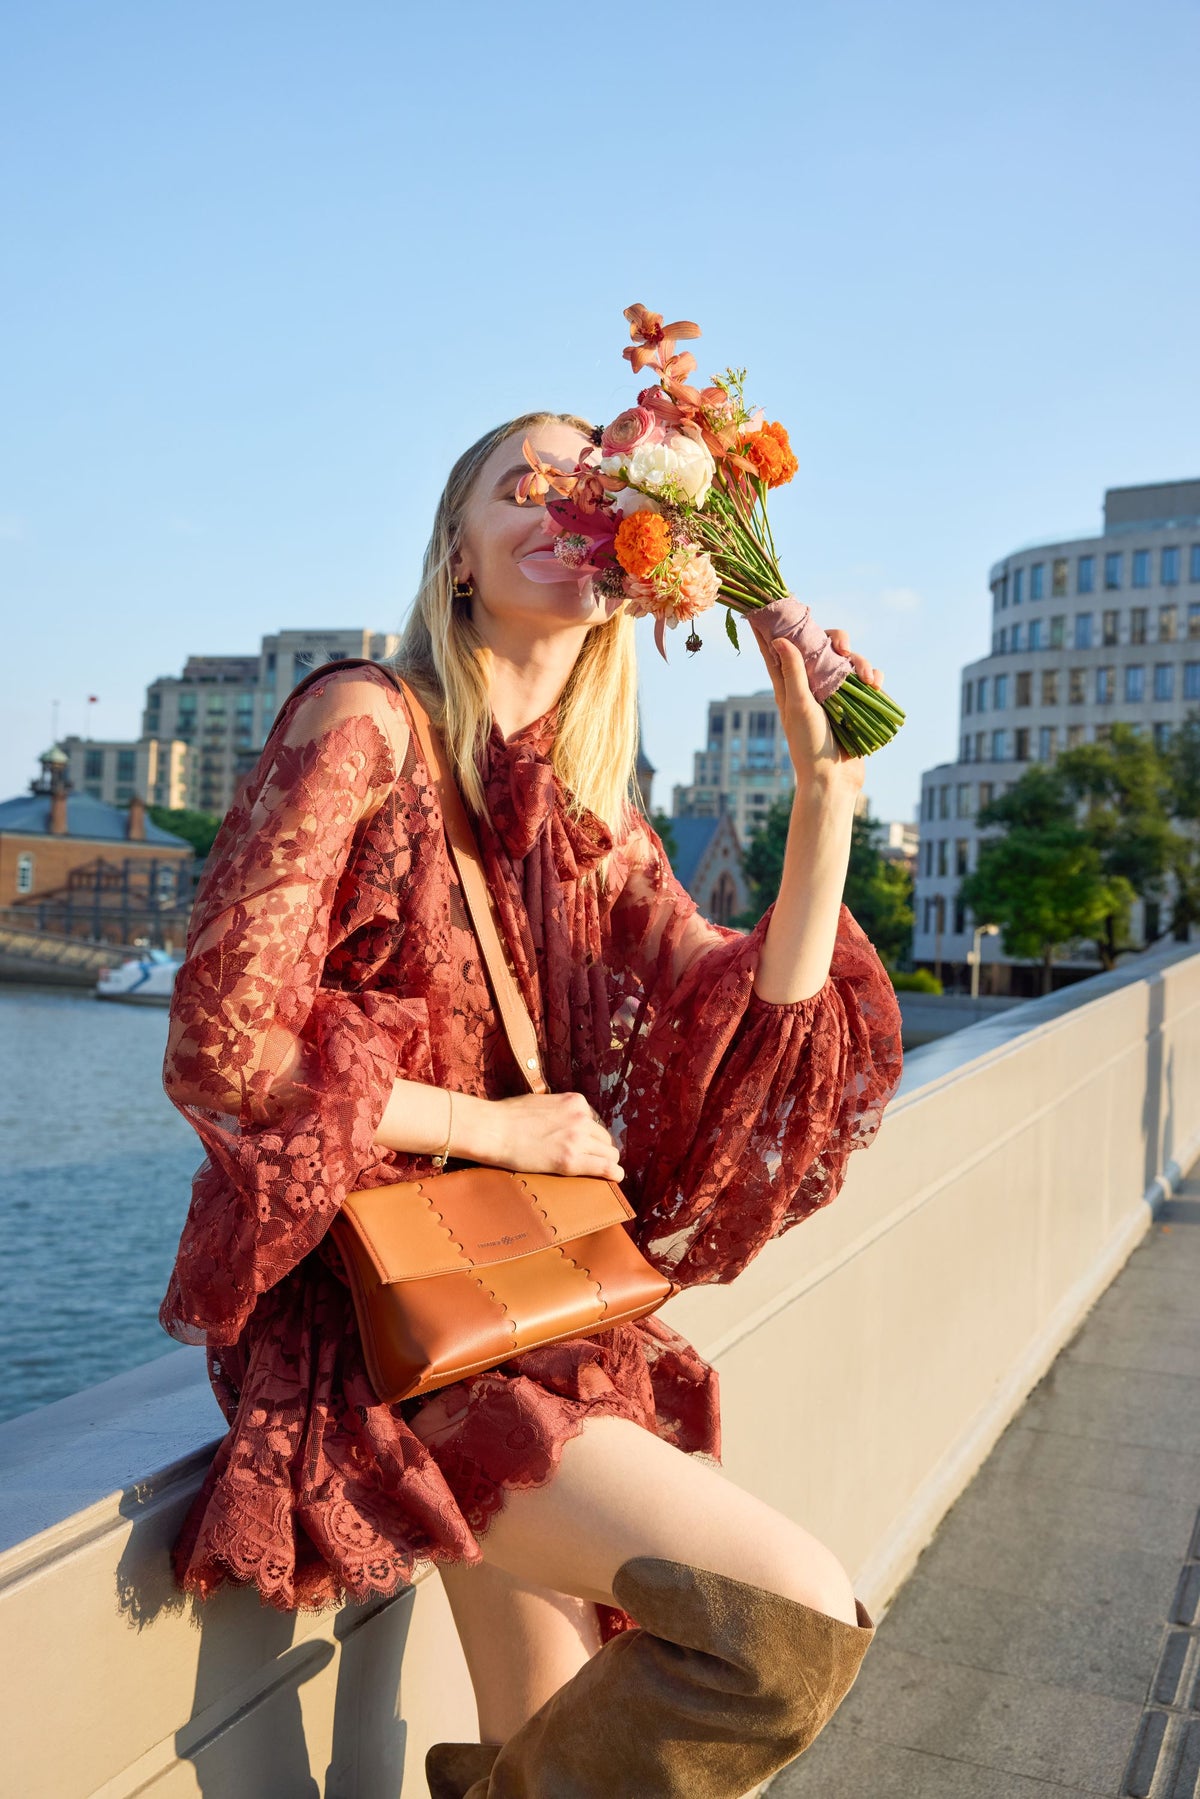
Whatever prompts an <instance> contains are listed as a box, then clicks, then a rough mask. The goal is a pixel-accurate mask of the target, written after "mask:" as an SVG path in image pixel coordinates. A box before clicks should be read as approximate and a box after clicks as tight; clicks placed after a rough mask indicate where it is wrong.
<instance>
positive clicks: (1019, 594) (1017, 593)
mask: <svg viewBox="0 0 1200 1799" xmlns="http://www.w3.org/2000/svg"><path fill="white" fill-rule="evenodd" d="M1012 582H1013V586H1012V595H1013V605H1014V606H1019V605H1020V604H1021V601H1022V600H1023V599H1024V597H1025V595H1024V592H1023V591H1022V590H1023V588H1024V586H1025V570H1024V569H1023V568H1014V570H1013V578H1012Z"/></svg>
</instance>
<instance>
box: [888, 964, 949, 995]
mask: <svg viewBox="0 0 1200 1799" xmlns="http://www.w3.org/2000/svg"><path fill="white" fill-rule="evenodd" d="M889 973H890V970H889ZM891 978H892V986H893V987H894V988H895V989H896V992H897V993H944V992H945V991H946V990H945V988H944V987H943V986H942V983H941V982H940V981H939V980H938V978H937V976H936V975H935V974H934V972H933V970H932V969H931V968H914V969H913V970H912V971H911V972H910V973H907V974H899V973H898V974H893V975H892V977H891Z"/></svg>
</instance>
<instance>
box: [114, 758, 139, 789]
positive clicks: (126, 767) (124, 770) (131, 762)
mask: <svg viewBox="0 0 1200 1799" xmlns="http://www.w3.org/2000/svg"><path fill="white" fill-rule="evenodd" d="M136 760H137V751H136V750H118V751H117V780H118V781H123V782H125V783H126V784H128V783H129V782H131V781H132V780H133V779H134V776H135V772H136V771H135V764H136Z"/></svg>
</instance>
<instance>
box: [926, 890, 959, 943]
mask: <svg viewBox="0 0 1200 1799" xmlns="http://www.w3.org/2000/svg"><path fill="white" fill-rule="evenodd" d="M967 917H968V913H967V908H966V907H965V906H964V905H963V902H962V901H961V900H960V899H959V898H958V895H957V894H956V895H955V897H954V930H955V932H956V933H959V934H961V933H962V932H963V931H965V930H966V928H967ZM945 928H946V902H945V898H944V896H943V895H942V894H940V893H932V894H927V895H926V897H925V929H926V931H927V932H933V931H938V930H942V931H944V930H945Z"/></svg>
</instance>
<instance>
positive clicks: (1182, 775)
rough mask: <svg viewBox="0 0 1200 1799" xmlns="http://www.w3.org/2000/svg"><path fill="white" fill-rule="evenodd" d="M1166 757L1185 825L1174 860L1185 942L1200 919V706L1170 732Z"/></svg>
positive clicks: (1175, 807) (1177, 927) (1177, 928)
mask: <svg viewBox="0 0 1200 1799" xmlns="http://www.w3.org/2000/svg"><path fill="white" fill-rule="evenodd" d="M1165 760H1166V765H1167V779H1168V781H1169V783H1170V789H1171V811H1172V814H1173V816H1174V817H1175V818H1176V819H1178V820H1179V821H1180V823H1181V825H1182V827H1183V828H1182V829H1181V830H1179V831H1176V833H1175V843H1174V848H1173V855H1172V861H1171V867H1172V872H1173V874H1174V876H1175V901H1174V908H1173V912H1172V917H1171V929H1172V932H1173V934H1174V936H1175V937H1176V938H1178V939H1179V941H1180V942H1182V943H1186V942H1187V937H1188V928H1189V926H1191V925H1192V924H1194V923H1196V922H1198V921H1200V707H1197V706H1193V707H1192V709H1191V711H1190V712H1189V713H1188V715H1187V717H1186V718H1185V719H1184V721H1183V723H1182V724H1181V725H1178V726H1177V727H1176V729H1175V730H1174V731H1173V732H1172V733H1171V742H1170V746H1169V748H1168V750H1167V753H1166V758H1165Z"/></svg>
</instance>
